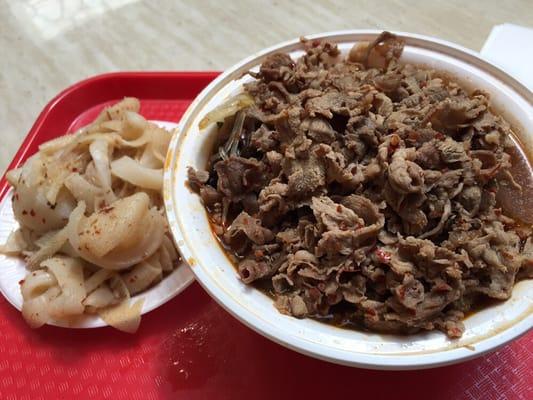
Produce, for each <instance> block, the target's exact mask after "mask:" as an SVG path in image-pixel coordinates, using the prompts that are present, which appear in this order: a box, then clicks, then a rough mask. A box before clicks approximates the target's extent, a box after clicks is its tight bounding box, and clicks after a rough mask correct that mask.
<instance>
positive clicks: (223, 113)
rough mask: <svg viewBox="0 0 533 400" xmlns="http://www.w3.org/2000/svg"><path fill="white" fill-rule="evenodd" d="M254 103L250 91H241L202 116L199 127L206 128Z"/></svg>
mask: <svg viewBox="0 0 533 400" xmlns="http://www.w3.org/2000/svg"><path fill="white" fill-rule="evenodd" d="M253 104H254V99H253V97H252V96H250V95H249V94H248V93H240V94H238V95H237V96H235V97H232V98H231V99H229V100H228V101H226V102H225V103H222V104H221V105H219V106H217V107H215V108H214V109H212V110H211V111H209V112H208V113H207V114H206V115H205V116H204V117H203V118H202V120H201V121H200V123H199V124H198V127H199V128H200V129H205V128H207V127H208V126H209V125H211V124H214V123H215V122H223V121H224V120H225V119H226V118H227V117H230V116H232V115H235V114H236V113H237V112H238V111H240V110H242V109H244V108H247V107H250V106H251V105H253Z"/></svg>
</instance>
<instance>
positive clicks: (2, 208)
mask: <svg viewBox="0 0 533 400" xmlns="http://www.w3.org/2000/svg"><path fill="white" fill-rule="evenodd" d="M152 122H155V123H157V124H158V125H159V126H161V127H162V128H165V129H167V130H170V131H173V130H174V129H175V128H176V126H177V124H176V123H173V122H167V121H152ZM12 193H13V189H10V190H9V191H8V192H7V193H6V195H5V196H4V198H3V200H2V201H1V202H0V243H5V242H6V240H7V238H8V236H9V234H10V233H11V232H13V231H14V230H15V229H17V228H18V227H19V224H18V222H17V221H16V220H15V216H14V215H13V208H12V206H11V195H12ZM27 273H28V270H27V269H26V265H25V263H24V260H22V259H21V258H19V257H12V256H6V255H3V254H2V255H0V291H1V292H2V294H3V295H4V297H5V298H6V299H7V301H9V302H10V303H11V304H12V305H13V307H15V308H16V309H18V310H19V311H20V310H21V309H22V295H21V293H20V286H19V281H20V280H21V279H24V276H25V275H26V274H27ZM193 281H194V275H193V274H192V272H191V269H190V268H189V266H188V265H187V264H186V263H184V262H181V264H180V265H178V267H177V268H176V269H175V270H174V271H172V273H170V274H169V275H168V276H166V277H165V278H164V279H163V280H162V281H161V282H159V283H158V284H157V285H155V286H153V287H152V288H150V289H149V290H147V291H145V292H142V293H139V294H138V295H136V296H133V297H132V298H131V301H132V302H134V301H137V300H139V299H143V300H144V303H143V307H142V310H141V314H146V313H147V312H149V311H151V310H153V309H155V308H157V307H159V306H160V305H162V304H164V303H166V302H167V301H169V300H170V299H172V298H173V297H174V296H176V295H178V294H179V293H180V292H182V291H183V290H184V289H185V288H186V287H187V286H189V285H190V284H191V283H192V282H193ZM21 318H22V316H21ZM48 324H49V325H55V326H61V327H66V328H98V327H101V326H107V323H106V322H105V321H104V320H102V319H101V318H100V317H99V316H97V315H85V314H84V315H82V316H80V317H78V318H76V319H74V320H70V321H50V322H49V323H48Z"/></svg>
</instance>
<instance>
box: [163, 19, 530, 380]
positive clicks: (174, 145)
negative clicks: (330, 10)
mask: <svg viewBox="0 0 533 400" xmlns="http://www.w3.org/2000/svg"><path fill="white" fill-rule="evenodd" d="M381 32H382V31H381V30H366V29H365V30H341V31H332V32H325V33H317V34H313V35H306V36H305V37H306V38H308V39H310V40H313V39H328V38H329V39H331V38H332V37H333V38H334V39H335V40H337V41H340V42H342V41H343V38H346V39H349V40H344V41H354V39H353V36H359V38H358V39H357V40H358V41H363V40H372V39H373V38H375V37H376V36H377V35H379V34H380V33H381ZM394 33H395V34H396V35H397V36H399V37H401V38H403V39H405V40H406V43H407V44H408V45H413V46H416V47H422V48H427V49H429V50H432V51H438V52H439V53H444V54H445V55H448V56H451V57H453V58H459V59H461V61H463V62H465V61H466V62H467V63H469V64H473V65H475V66H476V67H478V68H481V69H483V70H484V71H485V72H488V73H489V74H490V75H492V76H493V77H495V78H496V79H497V80H498V81H501V82H504V83H505V84H506V85H507V86H510V87H511V89H512V90H514V91H515V92H517V93H518V94H519V95H520V96H521V97H522V98H524V99H525V100H526V101H527V102H528V103H529V104H530V105H531V104H533V93H532V92H531V91H529V90H528V89H527V88H526V87H525V86H524V85H522V84H521V83H520V82H519V81H517V80H516V79H515V78H513V77H511V76H510V75H508V74H507V73H505V72H504V71H502V70H501V69H500V68H498V67H496V66H494V65H493V64H491V63H490V62H489V61H487V60H486V59H484V58H483V57H482V56H481V55H480V54H479V53H477V52H475V51H472V50H469V49H466V48H464V47H462V46H459V45H456V44H454V43H451V42H448V41H446V40H442V39H436V38H433V37H429V36H425V35H419V34H411V33H406V32H394ZM298 43H299V39H298V38H296V39H292V40H288V41H284V42H281V43H279V44H276V45H273V46H270V47H268V48H266V49H263V50H260V51H259V52H256V53H254V54H252V55H251V56H249V57H246V58H244V59H243V60H241V61H240V62H238V63H236V64H235V65H233V66H232V67H230V68H228V69H227V70H226V71H224V72H223V73H222V74H221V75H220V76H218V77H217V78H216V79H215V80H214V81H212V82H211V83H210V84H209V85H208V86H207V87H206V88H204V90H203V91H202V92H201V93H200V94H199V95H198V96H197V97H196V98H195V99H194V101H193V102H192V103H191V104H190V106H189V107H188V109H187V110H186V112H185V113H184V115H183V117H182V119H181V121H180V123H179V126H178V128H177V129H176V133H175V135H174V136H173V138H172V141H171V143H170V146H169V152H168V154H167V158H166V161H165V171H164V199H165V207H166V210H167V216H168V218H169V224H170V227H171V231H172V233H173V235H174V238H175V241H176V243H177V244H178V249H179V251H180V252H181V253H182V256H183V259H184V260H186V261H187V262H188V263H189V265H191V269H192V271H193V273H194V274H195V276H196V278H197V280H198V282H199V283H200V285H201V286H202V287H203V288H204V289H205V290H206V291H207V292H208V293H209V295H210V296H211V297H213V298H214V299H215V301H217V303H218V304H220V305H221V306H222V307H223V308H224V309H225V310H226V311H228V312H229V313H230V314H231V315H233V316H234V317H235V318H237V319H238V320H239V321H241V322H242V323H244V324H245V325H246V326H248V327H249V328H251V329H253V330H254V331H256V332H258V333H259V334H261V335H263V336H265V337H267V338H269V339H270V340H272V341H274V342H276V343H278V344H281V345H283V346H285V347H287V348H290V349H292V350H295V351H297V352H300V353H302V354H306V355H308V356H311V357H314V358H318V359H322V360H325V361H330V362H334V363H337V364H342V365H347V366H355V367H362V368H369V369H385V370H395V369H402V370H407V369H422V368H434V367H439V366H444V365H448V364H453V363H457V362H462V361H466V360H469V359H472V358H475V357H478V356H480V355H482V354H485V353H487V352H489V351H493V350H495V349H497V348H498V347H500V346H502V345H504V344H505V343H507V342H509V341H511V340H513V339H516V338H518V337H519V336H521V335H524V334H525V333H527V332H528V331H529V330H530V329H531V328H532V327H533V313H532V312H531V308H530V309H528V312H527V313H526V314H525V316H524V315H522V316H521V318H520V319H518V320H515V321H513V323H511V324H509V326H507V327H506V328H505V329H502V330H498V331H497V332H496V333H494V334H492V335H488V337H481V338H480V340H479V341H477V342H476V343H475V351H473V350H472V349H471V348H470V347H468V346H466V347H464V345H463V346H462V347H454V346H453V345H452V346H450V347H449V348H446V349H444V350H434V351H424V352H420V353H416V352H415V353H407V354H401V353H399V354H391V353H389V354H371V353H363V352H356V351H353V352H346V351H343V350H340V349H334V348H331V347H327V349H328V352H327V354H325V352H324V351H323V349H324V346H323V345H321V344H318V343H315V342H312V341H309V340H305V339H304V338H301V337H299V336H297V335H294V334H291V333H288V332H287V331H284V330H283V329H281V328H279V327H277V326H275V325H274V324H269V323H267V321H266V320H264V319H262V318H261V317H260V316H259V315H257V314H254V313H252V312H250V311H249V310H247V309H246V308H244V307H243V306H242V305H241V304H240V303H239V302H238V301H236V300H235V299H234V298H233V297H232V296H231V295H229V293H228V292H227V291H225V290H223V289H222V288H221V287H220V286H219V285H217V284H215V283H214V282H212V281H211V277H210V276H209V275H207V274H206V272H205V271H204V270H203V269H202V267H200V266H196V265H195V264H196V263H197V261H196V260H199V259H200V258H199V257H197V254H196V252H195V251H194V246H191V245H190V243H189V241H188V240H187V238H186V237H185V236H184V235H183V233H182V232H185V231H186V230H185V229H183V226H182V221H180V220H179V218H176V215H179V213H176V212H175V211H174V209H175V207H177V205H176V201H175V200H176V199H174V195H173V193H174V181H175V179H174V177H175V174H174V172H175V165H176V163H177V159H178V157H179V154H180V147H181V144H182V143H183V140H184V139H185V137H186V135H187V132H188V129H185V127H186V126H187V124H188V123H192V120H194V117H195V114H196V112H197V111H199V110H201V109H203V107H204V106H205V104H206V103H207V101H208V100H209V96H210V95H211V94H212V93H213V92H216V90H217V89H218V86H219V85H220V84H221V82H225V81H227V80H228V79H231V80H234V79H238V78H240V73H239V72H238V71H240V70H241V69H242V68H244V67H246V66H247V65H248V64H251V63H254V64H257V61H258V59H260V58H262V57H265V56H266V55H268V54H270V53H272V52H275V51H279V50H280V49H284V50H285V48H286V47H288V46H295V45H298ZM217 245H218V244H217Z"/></svg>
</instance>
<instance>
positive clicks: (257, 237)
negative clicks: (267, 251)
mask: <svg viewBox="0 0 533 400" xmlns="http://www.w3.org/2000/svg"><path fill="white" fill-rule="evenodd" d="M272 239H274V234H273V233H272V231H270V230H269V229H267V228H263V227H262V226H261V221H259V220H258V219H256V218H253V217H251V216H250V215H248V214H247V213H246V212H244V211H242V212H241V213H240V214H239V215H238V216H237V218H235V219H234V220H233V222H232V223H231V225H230V226H229V228H228V230H227V231H226V232H225V233H224V236H223V240H224V242H225V243H227V244H228V245H229V246H230V247H231V248H232V249H233V250H234V251H236V252H237V253H242V252H243V251H244V250H245V249H246V248H247V247H248V244H249V241H251V242H253V243H257V244H265V243H267V242H270V241H271V240H272Z"/></svg>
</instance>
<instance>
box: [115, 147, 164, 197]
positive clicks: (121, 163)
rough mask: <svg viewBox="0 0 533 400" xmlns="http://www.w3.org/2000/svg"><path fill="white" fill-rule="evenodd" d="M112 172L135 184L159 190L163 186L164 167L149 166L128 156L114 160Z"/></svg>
mask: <svg viewBox="0 0 533 400" xmlns="http://www.w3.org/2000/svg"><path fill="white" fill-rule="evenodd" d="M111 172H112V173H113V175H115V176H117V177H119V178H120V179H123V180H125V181H127V182H129V183H131V184H133V185H135V186H139V187H142V188H146V189H153V190H159V191H161V189H162V188H163V170H162V169H152V168H147V167H145V166H143V165H142V164H141V163H139V162H138V161H135V160H134V159H133V158H131V157H128V156H124V157H121V158H119V159H118V160H115V161H113V162H112V163H111Z"/></svg>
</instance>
